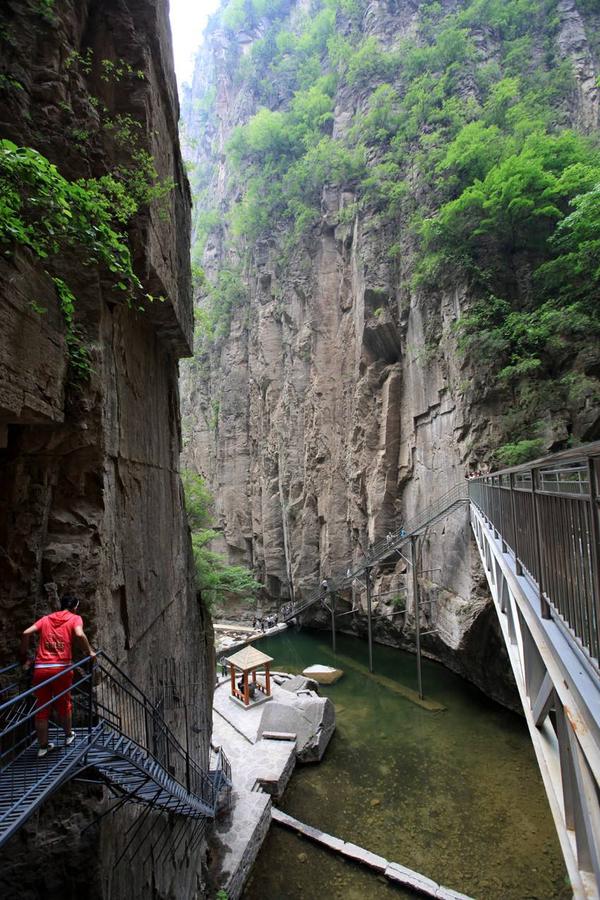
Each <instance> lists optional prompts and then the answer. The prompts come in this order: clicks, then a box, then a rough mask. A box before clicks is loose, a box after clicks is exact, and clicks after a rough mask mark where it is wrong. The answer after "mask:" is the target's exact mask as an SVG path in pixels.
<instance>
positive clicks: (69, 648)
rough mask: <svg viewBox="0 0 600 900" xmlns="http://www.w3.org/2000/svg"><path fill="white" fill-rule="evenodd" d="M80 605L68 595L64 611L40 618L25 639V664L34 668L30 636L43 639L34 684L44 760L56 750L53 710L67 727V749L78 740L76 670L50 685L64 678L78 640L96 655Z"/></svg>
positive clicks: (23, 644)
mask: <svg viewBox="0 0 600 900" xmlns="http://www.w3.org/2000/svg"><path fill="white" fill-rule="evenodd" d="M78 606H79V600H78V599H77V597H73V596H71V594H65V596H64V597H63V598H62V600H61V601H60V610H59V611H58V612H53V613H50V615H48V616H43V618H41V619H38V621H37V622H34V624H33V625H31V626H30V627H29V628H26V629H25V631H24V632H23V635H22V638H21V662H22V663H23V665H24V666H25V667H26V668H27V667H28V665H30V663H29V664H28V663H27V649H28V647H29V640H30V637H31V635H32V634H35V633H36V632H37V635H38V638H39V640H38V646H37V652H36V654H35V664H34V671H33V685H34V687H37V690H36V691H35V696H36V700H37V706H38V708H39V712H37V713H36V715H35V730H36V733H37V738H38V742H39V749H38V756H40V757H42V756H46V754H47V753H48V752H49V751H50V750H53V749H54V744H52V743H48V719H49V716H50V709H51V708H54V710H55V711H56V717H57V719H58V720H59V723H60V724H61V725H62V727H63V728H64V732H65V735H66V743H67V746H68V745H69V744H71V743H72V742H73V741H74V740H75V733H74V732H73V730H72V715H71V714H72V709H73V703H72V701H71V691H70V687H71V685H72V683H73V670H71V671H70V672H65V674H64V675H63V676H61V677H59V678H55V679H54V681H51V682H50V684H47V683H46V682H47V680H48V679H49V678H52V677H53V676H54V675H60V672H61V671H62V670H63V669H67V668H68V667H69V666H70V665H71V664H72V662H73V640H74V638H79V640H80V641H81V643H82V644H83V647H84V650H85V652H86V656H95V655H96V654H95V653H94V651H93V650H92V648H91V647H90V644H89V641H88V639H87V637H86V636H85V632H84V630H83V619H82V618H81V616H78V615H76V610H77V607H78ZM59 695H62V696H59ZM53 698H56V699H55V701H54V703H52V700H53Z"/></svg>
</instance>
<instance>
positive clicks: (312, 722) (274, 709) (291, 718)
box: [258, 694, 335, 763]
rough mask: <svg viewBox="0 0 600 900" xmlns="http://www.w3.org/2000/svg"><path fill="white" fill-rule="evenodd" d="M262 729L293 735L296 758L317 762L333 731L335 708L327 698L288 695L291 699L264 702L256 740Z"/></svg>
mask: <svg viewBox="0 0 600 900" xmlns="http://www.w3.org/2000/svg"><path fill="white" fill-rule="evenodd" d="M265 731H279V732H287V733H293V734H295V735H296V758H297V759H298V761H299V762H303V763H308V762H319V761H320V760H321V759H322V757H323V754H324V753H325V750H326V749H327V745H328V743H329V741H330V739H331V736H332V734H333V732H334V731H335V707H334V705H333V703H332V702H331V700H330V699H329V698H328V697H317V696H316V695H315V694H311V695H310V696H308V695H301V696H298V695H296V696H294V695H293V694H291V695H290V702H286V703H278V702H277V701H274V702H271V703H267V705H266V706H265V708H264V711H263V714H262V719H261V721H260V726H259V729H258V738H259V739H260V738H261V737H262V735H263V732H265Z"/></svg>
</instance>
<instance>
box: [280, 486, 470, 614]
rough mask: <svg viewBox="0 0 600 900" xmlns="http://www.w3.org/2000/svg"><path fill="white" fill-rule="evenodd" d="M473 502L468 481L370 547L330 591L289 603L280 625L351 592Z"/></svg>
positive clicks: (333, 580)
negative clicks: (376, 569)
mask: <svg viewBox="0 0 600 900" xmlns="http://www.w3.org/2000/svg"><path fill="white" fill-rule="evenodd" d="M468 502H469V495H468V490H467V482H463V483H460V484H455V485H454V487H452V488H451V489H450V490H449V491H448V492H447V493H445V494H443V495H442V496H441V497H438V499H437V500H435V501H434V502H433V503H431V504H429V505H428V506H426V507H424V508H423V509H422V510H420V511H419V512H418V513H417V515H415V516H414V518H413V519H410V520H409V521H408V522H406V523H405V524H404V525H403V526H402V527H401V528H397V529H396V530H395V531H390V532H389V533H388V534H387V535H386V536H385V538H383V539H382V540H380V541H378V542H377V543H376V544H373V545H372V546H371V547H369V550H368V552H367V553H366V554H365V556H364V557H363V559H362V560H361V561H360V563H358V564H353V565H351V566H350V567H348V568H347V569H346V571H345V572H339V573H338V574H336V575H334V576H333V577H332V578H328V579H327V588H326V589H325V588H323V587H320V588H318V589H317V590H316V591H313V592H312V593H311V594H309V595H308V596H307V597H304V598H302V599H301V600H297V601H294V602H291V603H285V604H284V605H283V606H282V607H280V609H279V613H278V619H279V621H280V622H290V621H291V620H292V619H295V618H297V617H298V616H300V615H301V614H302V613H303V612H306V610H308V609H310V608H311V607H312V606H315V604H317V603H321V604H323V605H324V604H325V602H326V598H327V595H328V594H330V593H331V592H333V591H340V590H347V589H349V588H351V587H352V583H353V581H354V580H355V579H356V578H360V577H362V576H365V575H366V573H367V572H368V571H370V570H371V569H373V568H374V567H375V566H377V565H380V564H381V563H385V562H386V561H387V560H389V559H390V557H393V556H397V555H398V554H401V551H402V548H403V547H404V546H405V545H409V544H410V543H411V541H413V540H414V539H415V537H418V536H420V535H421V534H422V533H423V532H424V531H425V529H426V528H428V527H429V526H430V525H434V524H435V523H436V522H437V521H438V520H439V519H442V518H444V517H445V516H448V515H450V514H451V513H453V512H454V511H455V510H456V509H458V508H459V507H461V506H464V505H465V504H467V503H468Z"/></svg>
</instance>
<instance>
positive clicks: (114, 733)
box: [0, 652, 231, 862]
mask: <svg viewBox="0 0 600 900" xmlns="http://www.w3.org/2000/svg"><path fill="white" fill-rule="evenodd" d="M70 670H71V671H73V677H74V680H73V687H72V696H73V703H74V709H73V715H74V718H73V722H74V728H73V730H74V732H75V735H76V737H75V740H74V741H73V742H72V743H71V744H70V745H69V746H66V741H65V736H64V733H63V732H62V730H59V729H58V728H57V727H56V726H53V725H52V724H51V726H50V740H51V741H53V742H55V743H56V747H55V749H54V750H52V751H50V752H49V753H48V754H47V755H46V756H45V757H43V758H42V759H39V758H38V756H37V742H36V738H35V726H34V716H35V709H34V707H35V696H34V689H33V688H29V689H27V690H23V689H22V685H21V684H20V667H19V666H9V667H8V668H6V669H3V670H1V671H0V846H2V845H3V844H4V843H5V842H6V841H7V840H9V838H10V837H12V835H14V834H15V832H16V831H18V829H19V828H21V826H22V825H23V824H24V823H25V822H26V821H27V819H29V817H30V816H31V815H33V813H34V812H35V811H36V810H37V809H38V808H39V807H40V806H41V804H42V803H43V802H44V800H46V798H47V797H49V796H50V795H51V794H53V793H54V792H55V791H57V790H58V789H59V788H60V787H61V785H63V784H64V783H65V782H67V781H69V780H70V779H82V780H95V781H98V782H101V783H104V784H106V785H107V786H108V787H109V788H110V790H111V792H112V794H113V795H114V796H115V797H116V798H117V799H118V801H119V802H118V806H121V805H123V804H125V803H128V802H132V803H136V804H140V805H142V806H144V807H145V813H146V815H147V814H148V813H149V812H150V811H152V810H155V811H163V812H169V813H172V814H175V815H177V816H180V817H184V819H185V820H189V821H191V822H192V824H193V825H194V832H195V833H199V832H203V830H204V827H205V825H206V822H207V821H208V820H210V819H212V818H214V816H215V815H216V813H217V810H218V807H219V804H220V801H222V800H223V798H224V797H227V796H228V792H229V789H230V788H231V771H230V767H229V763H228V761H227V758H226V757H225V755H224V754H223V752H222V751H221V750H219V749H215V750H214V754H213V757H214V758H213V761H212V766H211V768H210V769H209V770H208V771H205V770H204V769H202V768H201V767H200V766H199V765H198V764H197V763H196V762H195V760H194V759H192V757H191V755H190V752H189V749H187V748H184V747H183V746H182V745H181V744H180V742H179V741H178V740H177V738H176V737H175V735H174V734H173V733H172V731H171V730H170V728H169V727H168V725H167V724H166V722H165V721H164V719H163V717H162V715H161V713H160V711H159V709H158V706H157V705H155V704H153V703H152V702H151V701H150V700H149V699H148V697H146V696H145V694H144V693H143V692H142V691H141V690H140V688H139V687H138V686H137V685H136V684H134V682H133V681H131V679H130V678H129V677H128V676H127V675H126V674H125V672H123V671H122V669H120V668H119V666H117V665H116V663H114V662H112V660H110V659H109V657H108V656H107V655H106V654H105V653H102V652H100V653H98V654H97V656H96V657H95V658H89V657H88V658H87V659H85V660H82V661H81V662H78V663H76V664H75V665H73V666H71V667H70ZM61 674H64V673H61ZM57 677H60V676H54V678H53V679H49V681H53V680H56V678H57ZM59 696H60V695H59ZM45 705H46V706H50V705H51V703H48V704H45ZM134 837H135V835H134ZM132 840H133V838H131V839H130V842H129V843H128V844H127V847H126V848H125V850H124V851H123V853H122V854H121V857H120V858H119V860H118V861H117V862H119V861H120V859H121V858H122V857H123V856H124V854H125V851H126V850H128V849H129V847H130V844H131V841H132ZM140 846H141V844H140ZM164 846H167V844H165V845H164ZM137 849H139V846H138V848H137Z"/></svg>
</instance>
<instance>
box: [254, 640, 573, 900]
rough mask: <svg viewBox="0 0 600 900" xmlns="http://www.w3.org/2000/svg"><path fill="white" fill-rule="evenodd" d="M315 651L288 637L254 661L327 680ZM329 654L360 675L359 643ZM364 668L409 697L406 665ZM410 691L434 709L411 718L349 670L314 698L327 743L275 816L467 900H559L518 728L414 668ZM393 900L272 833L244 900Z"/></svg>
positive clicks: (561, 891)
mask: <svg viewBox="0 0 600 900" xmlns="http://www.w3.org/2000/svg"><path fill="white" fill-rule="evenodd" d="M328 637H329V636H328V635H326V634H319V633H317V632H312V633H311V632H307V631H302V632H293V631H288V632H285V633H284V634H283V635H280V636H278V637H275V638H267V639H265V640H261V642H260V649H261V650H263V651H264V652H266V653H268V654H269V655H270V656H273V657H274V659H275V662H274V663H273V668H275V669H278V670H281V671H289V672H300V671H301V670H302V669H303V668H305V667H306V666H309V665H312V664H314V663H321V664H324V665H333V666H335V665H336V657H335V656H334V655H333V653H332V650H331V646H330V644H328V643H327V640H328ZM337 650H338V653H339V654H340V656H344V657H346V658H352V659H353V660H356V661H357V662H359V663H361V664H362V665H366V664H367V662H368V659H367V645H366V643H365V642H363V641H359V640H356V639H354V638H350V637H346V636H344V635H338V640H337ZM342 668H343V666H342ZM374 668H375V673H376V674H380V675H385V676H387V677H388V678H391V679H393V680H394V681H397V682H399V683H400V684H403V685H406V686H408V687H411V688H415V687H416V683H415V682H416V674H415V658H414V656H411V655H410V654H406V653H402V652H400V651H398V650H392V649H391V648H388V647H379V646H375V647H374ZM423 688H424V691H425V694H426V696H429V697H431V698H433V699H435V700H438V701H440V702H441V703H443V704H444V705H445V706H446V707H447V709H446V710H445V711H444V712H437V713H432V712H428V711H426V710H424V709H421V708H420V707H418V706H416V705H414V704H413V703H411V702H409V701H408V700H405V699H404V698H403V697H402V696H400V695H398V694H397V693H394V692H393V691H391V690H389V689H388V688H386V687H385V686H383V685H380V684H378V683H377V682H375V681H373V680H372V679H371V678H369V677H368V676H365V675H364V674H362V673H360V672H357V671H353V670H352V669H351V668H350V667H349V666H348V667H346V668H345V675H344V677H343V678H342V679H341V680H340V681H339V682H338V683H337V684H335V685H331V686H330V687H325V686H323V687H322V688H321V693H322V694H323V695H325V696H328V697H331V699H332V700H333V702H334V703H335V706H336V711H337V729H336V733H335V735H334V737H333V738H332V740H331V743H330V745H329V747H328V749H327V752H326V754H325V757H324V759H323V760H322V762H321V763H320V764H319V765H315V766H301V767H298V768H297V769H296V771H295V774H294V776H293V778H292V781H291V783H290V785H289V787H288V789H287V791H286V793H285V795H284V798H283V800H282V802H281V807H282V809H284V810H285V811H286V812H288V813H290V814H291V815H293V816H295V817H296V818H297V819H300V820H301V821H303V822H306V823H308V824H309V825H315V826H317V827H319V828H321V829H322V830H323V831H327V832H329V833H330V834H334V835H336V836H337V837H341V838H343V839H344V840H348V841H353V842H354V843H356V844H359V845H360V846H362V847H366V848H367V849H368V850H372V851H373V852H375V853H379V854H381V855H382V856H384V857H386V858H387V859H389V860H391V861H394V862H398V863H401V864H402V865H405V866H408V867H410V868H412V869H416V870H417V871H418V872H422V873H423V874H425V875H428V876H429V877H430V878H433V879H434V880H436V881H438V882H440V883H441V884H444V885H446V886H447V887H453V888H454V889H455V890H459V891H463V892H464V893H467V894H470V895H471V896H472V897H476V898H490V900H491V898H498V900H500V898H502V900H511V898H539V900H553V898H567V897H570V896H571V892H570V890H569V888H568V882H567V880H566V872H565V869H564V864H563V861H562V856H561V853H560V848H559V844H558V839H557V837H556V834H555V831H554V825H553V823H552V818H551V815H550V810H549V808H548V804H547V801H546V797H545V794H544V790H543V787H542V782H541V778H540V776H539V774H538V770H537V765H536V761H535V756H534V753H533V749H532V748H531V745H530V741H529V736H528V732H527V728H526V726H525V723H524V722H523V721H522V720H521V719H520V718H519V717H518V716H516V715H514V714H513V713H510V712H508V711H507V710H504V709H502V708H501V707H499V706H497V705H496V704H494V703H492V702H490V701H488V700H487V699H486V698H485V697H484V696H483V695H482V694H481V693H480V692H479V691H477V690H476V689H475V688H472V687H471V686H470V685H469V684H467V683H466V682H464V681H463V680H461V679H460V678H457V677H456V676H454V675H452V674H451V673H450V672H448V671H447V670H446V669H444V668H443V667H442V666H438V665H436V664H435V663H430V662H428V661H426V660H425V661H424V662H423ZM399 896H408V895H406V894H403V893H402V892H400V891H398V890H397V889H395V888H392V887H391V886H389V885H387V883H385V882H384V880H382V879H381V878H378V877H377V876H376V875H375V874H373V873H371V872H368V871H365V870H364V869H361V868H360V867H358V866H355V865H353V864H351V863H347V862H345V861H343V860H341V859H339V858H337V857H336V856H334V855H333V854H330V853H328V852H327V851H324V850H321V849H320V848H316V847H315V846H314V845H312V844H310V843H309V842H308V841H306V840H303V839H301V838H299V837H298V836H297V835H295V834H291V833H289V832H285V831H283V830H282V829H281V828H280V827H279V826H276V825H273V826H272V828H271V831H270V833H269V836H268V838H267V840H266V842H265V844H264V846H263V849H262V851H261V853H260V855H259V857H258V860H257V863H256V865H255V867H254V869H253V872H252V875H251V878H250V880H249V883H248V885H247V888H246V891H245V893H244V900H317V898H321V897H331V898H338V897H339V898H344V900H354V898H356V900H375V898H377V900H379V898H381V900H386V898H388V897H390V898H392V897H399Z"/></svg>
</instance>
